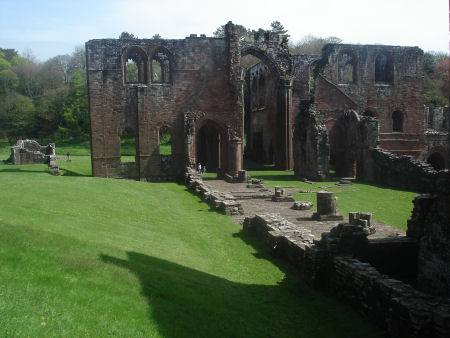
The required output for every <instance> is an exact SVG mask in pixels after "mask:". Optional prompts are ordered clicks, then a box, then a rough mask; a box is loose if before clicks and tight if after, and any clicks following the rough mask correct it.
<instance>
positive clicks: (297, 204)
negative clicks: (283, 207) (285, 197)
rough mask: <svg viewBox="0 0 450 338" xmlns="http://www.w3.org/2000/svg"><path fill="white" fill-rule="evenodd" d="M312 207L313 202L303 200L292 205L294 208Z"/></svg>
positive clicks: (305, 208)
mask: <svg viewBox="0 0 450 338" xmlns="http://www.w3.org/2000/svg"><path fill="white" fill-rule="evenodd" d="M312 207H313V204H312V203H310V202H301V201H297V202H294V204H293V205H292V209H294V210H310V209H311V208H312Z"/></svg>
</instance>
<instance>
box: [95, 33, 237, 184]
mask: <svg viewBox="0 0 450 338" xmlns="http://www.w3.org/2000/svg"><path fill="white" fill-rule="evenodd" d="M130 48H139V50H140V51H142V53H143V54H144V55H145V58H146V65H145V69H144V73H145V80H144V81H141V83H139V84H129V83H126V81H125V76H124V72H125V68H124V63H125V62H126V60H125V56H124V55H125V54H126V52H127V50H129V49H130ZM161 50H164V51H165V53H166V54H167V55H168V57H169V60H170V81H168V82H167V83H160V82H153V81H152V74H151V72H152V71H153V70H152V68H151V67H152V65H151V60H152V56H153V55H155V54H156V53H158V52H159V51H161ZM86 51H87V68H88V83H89V97H90V111H91V128H92V160H93V161H92V162H93V173H94V175H95V176H110V175H114V174H115V173H117V170H118V168H119V167H120V135H121V133H122V132H123V130H124V129H125V128H126V127H128V128H131V129H134V130H135V131H136V141H137V144H138V145H137V147H138V155H137V166H138V168H139V169H138V170H139V171H140V174H141V175H140V176H143V177H150V176H155V175H156V176H157V175H161V174H162V172H161V159H160V154H159V131H160V128H161V127H164V126H167V127H169V128H170V129H171V133H172V161H173V166H172V169H171V170H172V172H171V174H173V175H177V174H180V173H179V171H182V170H183V167H184V136H183V135H184V131H183V116H184V113H186V112H187V111H202V112H205V116H204V118H205V119H210V120H213V121H214V122H216V123H217V124H218V125H220V126H221V127H222V128H223V129H224V130H228V129H229V128H232V126H233V125H239V119H240V116H238V114H236V112H233V111H232V110H231V109H230V106H231V103H230V86H229V77H228V68H227V65H228V45H227V42H226V39H216V38H206V37H204V36H202V37H196V36H192V37H189V38H186V39H184V40H160V39H158V40H153V39H139V40H113V39H104V40H91V41H89V42H87V43H86ZM236 133H238V134H239V130H237V131H236Z"/></svg>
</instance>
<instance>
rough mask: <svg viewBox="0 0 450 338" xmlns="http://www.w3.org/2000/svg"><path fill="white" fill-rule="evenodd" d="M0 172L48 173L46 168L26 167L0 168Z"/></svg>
mask: <svg viewBox="0 0 450 338" xmlns="http://www.w3.org/2000/svg"><path fill="white" fill-rule="evenodd" d="M0 173H21V174H23V173H30V174H32V173H49V172H48V171H47V170H45V169H43V170H37V169H27V168H6V169H0Z"/></svg>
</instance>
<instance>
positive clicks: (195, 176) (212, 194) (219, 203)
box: [185, 167, 243, 215]
mask: <svg viewBox="0 0 450 338" xmlns="http://www.w3.org/2000/svg"><path fill="white" fill-rule="evenodd" d="M185 183H186V185H187V187H188V188H189V189H190V190H192V191H193V192H195V193H196V194H197V195H199V196H200V197H201V198H202V199H203V200H204V201H205V202H206V203H208V204H209V205H210V206H211V207H212V208H214V209H216V210H218V211H219V212H221V213H224V214H226V215H238V214H242V213H243V210H242V206H241V204H240V203H239V202H238V201H236V199H235V197H234V196H233V195H231V194H226V193H221V192H219V191H215V190H212V189H210V188H209V187H208V186H207V185H205V184H204V182H203V180H202V178H201V175H200V174H199V173H198V172H197V171H196V170H194V169H192V168H189V167H188V168H186V174H185Z"/></svg>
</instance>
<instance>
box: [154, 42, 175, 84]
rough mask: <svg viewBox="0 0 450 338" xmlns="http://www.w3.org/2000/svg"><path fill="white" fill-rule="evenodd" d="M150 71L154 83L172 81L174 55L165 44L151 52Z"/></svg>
mask: <svg viewBox="0 0 450 338" xmlns="http://www.w3.org/2000/svg"><path fill="white" fill-rule="evenodd" d="M150 60H151V62H150V71H151V77H150V78H151V82H152V83H166V84H170V83H172V73H173V64H174V62H173V55H172V53H171V52H170V50H169V49H167V48H166V47H164V46H158V47H157V48H156V49H155V50H154V51H153V53H152V54H151V59H150Z"/></svg>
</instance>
